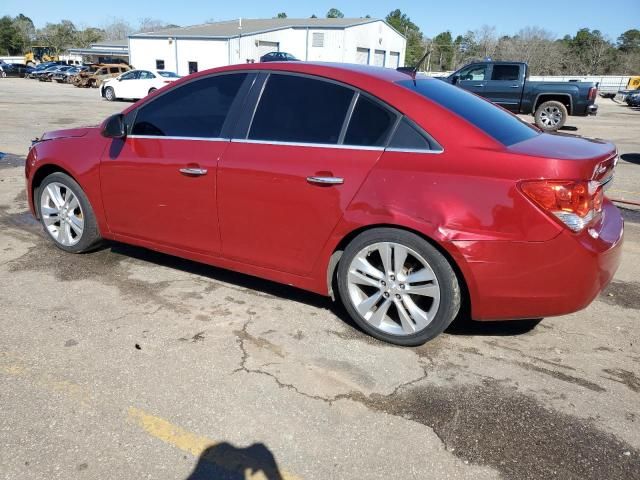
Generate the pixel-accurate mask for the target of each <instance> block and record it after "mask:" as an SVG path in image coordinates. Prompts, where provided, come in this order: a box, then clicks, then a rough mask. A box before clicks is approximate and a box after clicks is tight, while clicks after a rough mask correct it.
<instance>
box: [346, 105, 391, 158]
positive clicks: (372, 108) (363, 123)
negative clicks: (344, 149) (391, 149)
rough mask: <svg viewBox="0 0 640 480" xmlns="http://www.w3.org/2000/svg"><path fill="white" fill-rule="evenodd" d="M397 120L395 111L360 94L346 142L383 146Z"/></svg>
mask: <svg viewBox="0 0 640 480" xmlns="http://www.w3.org/2000/svg"><path fill="white" fill-rule="evenodd" d="M395 121H396V114H395V113H393V112H392V111H390V110H389V109H388V108H385V107H383V106H382V105H380V104H379V103H378V102H376V101H374V100H371V99H370V98H367V97H366V96H364V95H360V96H359V97H358V101H357V103H356V106H355V108H354V110H353V114H352V115H351V120H350V121H349V127H348V128H347V133H346V135H345V137H344V144H345V145H361V146H365V147H379V146H383V145H385V144H386V141H387V138H388V137H389V133H390V132H391V129H392V128H393V125H394V124H395Z"/></svg>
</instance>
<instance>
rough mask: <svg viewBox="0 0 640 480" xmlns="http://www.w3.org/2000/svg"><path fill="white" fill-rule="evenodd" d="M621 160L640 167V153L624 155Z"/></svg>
mask: <svg viewBox="0 0 640 480" xmlns="http://www.w3.org/2000/svg"><path fill="white" fill-rule="evenodd" d="M620 159H622V160H624V161H625V162H629V163H635V164H636V165H640V153H623V154H622V155H620Z"/></svg>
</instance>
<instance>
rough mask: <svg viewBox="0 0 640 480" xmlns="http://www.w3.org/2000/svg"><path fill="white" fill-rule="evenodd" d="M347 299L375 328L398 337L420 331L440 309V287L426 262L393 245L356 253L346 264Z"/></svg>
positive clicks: (413, 253)
mask: <svg viewBox="0 0 640 480" xmlns="http://www.w3.org/2000/svg"><path fill="white" fill-rule="evenodd" d="M347 286H348V292H349V299H350V300H351V302H352V304H353V306H354V308H355V309H356V310H357V311H358V313H359V314H360V316H361V317H362V318H363V319H364V320H365V321H366V322H367V323H369V324H370V325H371V326H373V327H375V328H376V329H378V330H380V331H382V332H385V333H388V334H392V335H399V336H406V335H413V334H416V333H418V332H420V331H422V330H424V329H425V328H426V327H427V326H428V325H429V324H430V323H431V322H432V321H433V319H434V317H435V315H436V313H437V311H438V308H439V306H440V286H439V285H438V280H437V278H436V275H435V273H434V271H433V269H432V268H431V266H430V265H429V263H428V262H427V261H426V260H425V259H424V258H423V257H422V256H421V255H420V254H419V253H417V252H416V251H414V250H412V249H411V248H409V247H406V246H404V245H401V244H399V243H394V242H379V243H374V244H372V245H369V246H367V247H365V248H363V249H362V250H360V251H359V252H358V253H357V254H356V255H355V257H353V260H352V261H351V264H350V265H349V270H348V278H347Z"/></svg>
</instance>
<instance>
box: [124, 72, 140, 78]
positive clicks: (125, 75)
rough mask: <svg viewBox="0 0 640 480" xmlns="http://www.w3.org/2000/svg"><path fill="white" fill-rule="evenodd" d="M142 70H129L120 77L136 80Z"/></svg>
mask: <svg viewBox="0 0 640 480" xmlns="http://www.w3.org/2000/svg"><path fill="white" fill-rule="evenodd" d="M139 73H140V72H135V71H134V72H127V73H125V74H123V75H122V76H121V77H120V80H134V79H135V78H136V77H137V76H138V74H139Z"/></svg>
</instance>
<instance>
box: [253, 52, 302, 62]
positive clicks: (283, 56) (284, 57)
mask: <svg viewBox="0 0 640 480" xmlns="http://www.w3.org/2000/svg"><path fill="white" fill-rule="evenodd" d="M260 61H261V62H299V61H300V60H298V59H297V58H296V57H294V56H293V55H291V54H290V53H287V52H269V53H266V54H264V55H262V56H261V57H260Z"/></svg>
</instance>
